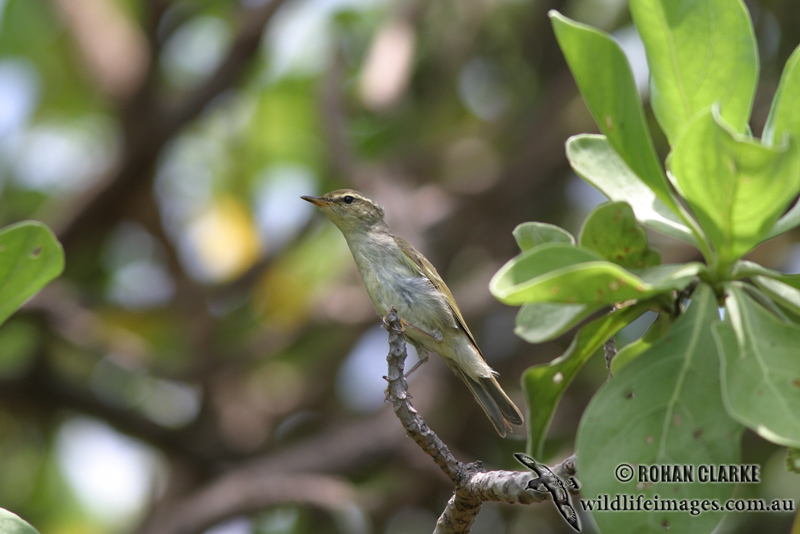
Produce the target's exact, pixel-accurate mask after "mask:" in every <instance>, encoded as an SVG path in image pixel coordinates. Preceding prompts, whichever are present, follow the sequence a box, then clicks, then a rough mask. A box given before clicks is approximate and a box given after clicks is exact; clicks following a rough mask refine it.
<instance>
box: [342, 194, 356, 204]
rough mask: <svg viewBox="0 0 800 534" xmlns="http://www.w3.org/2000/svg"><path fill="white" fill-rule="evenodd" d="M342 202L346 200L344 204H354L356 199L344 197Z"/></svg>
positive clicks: (348, 196)
mask: <svg viewBox="0 0 800 534" xmlns="http://www.w3.org/2000/svg"><path fill="white" fill-rule="evenodd" d="M342 200H344V203H345V204H352V203H353V200H355V199H354V198H353V197H351V196H350V195H347V196H346V197H344V198H343V199H342Z"/></svg>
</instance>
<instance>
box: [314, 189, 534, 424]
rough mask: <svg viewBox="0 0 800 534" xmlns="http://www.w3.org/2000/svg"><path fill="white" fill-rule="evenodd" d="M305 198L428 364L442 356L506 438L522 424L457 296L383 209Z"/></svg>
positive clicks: (337, 197) (352, 199)
mask: <svg viewBox="0 0 800 534" xmlns="http://www.w3.org/2000/svg"><path fill="white" fill-rule="evenodd" d="M301 198H302V199H303V200H306V201H308V202H311V203H312V204H314V205H315V206H318V207H319V208H320V209H321V210H322V212H323V213H324V214H325V215H326V216H327V217H328V218H329V219H330V220H331V221H332V222H333V223H334V224H335V225H336V226H337V227H339V230H341V231H342V234H344V237H345V239H346V240H347V244H348V246H349V247H350V252H352V254H353V259H354V260H355V262H356V266H357V267H358V271H359V273H361V278H362V280H363V281H364V285H365V286H366V288H367V293H368V294H369V298H370V300H371V301H372V304H373V305H374V306H375V309H376V310H377V311H378V314H380V315H381V316H384V315H386V313H387V312H388V311H389V309H390V308H391V307H392V306H394V307H395V309H396V310H397V314H398V316H399V317H400V318H401V319H402V320H403V322H404V323H405V324H406V325H407V326H409V328H407V329H406V338H407V339H408V340H409V342H410V343H411V344H412V345H414V347H415V348H416V349H417V352H418V353H419V355H420V358H423V361H424V359H426V355H427V353H428V351H430V352H435V353H437V354H438V355H439V356H441V357H442V359H443V360H444V361H445V363H447V365H448V366H449V367H450V368H451V369H452V370H453V371H454V372H455V373H456V374H457V375H458V376H459V377H461V379H462V380H463V381H464V383H465V384H466V385H467V386H468V387H469V389H470V391H471V392H472V394H473V396H474V397H475V400H477V401H478V403H479V404H480V405H481V408H483V411H484V412H486V415H488V416H489V420H491V422H492V425H494V427H495V429H497V432H498V433H499V434H500V435H501V436H505V435H506V431H508V430H511V424H515V425H520V424H522V414H521V413H520V411H519V409H518V408H517V407H516V406H515V405H514V403H513V402H511V399H509V398H508V395H506V393H505V392H504V391H503V388H501V387H500V384H498V382H497V379H496V378H495V375H496V373H495V372H494V371H493V370H492V368H491V367H489V365H488V364H487V363H486V361H485V360H484V359H483V355H482V354H481V351H480V349H479V348H478V345H477V343H476V342H475V338H474V337H473V336H472V333H471V332H470V331H469V328H468V327H467V324H466V323H465V322H464V317H463V316H462V315H461V311H460V310H459V309H458V305H456V301H455V299H454V298H453V294H452V293H451V292H450V290H449V289H448V287H447V286H446V285H445V283H444V281H443V280H442V277H441V276H439V273H437V272H436V269H435V268H434V267H433V265H431V263H430V262H429V261H428V260H427V258H425V256H423V255H422V254H420V253H419V252H417V250H416V249H415V248H414V247H412V246H411V245H410V244H409V243H408V242H406V241H405V240H403V239H401V238H399V237H396V236H395V235H393V234H392V232H391V231H390V230H389V227H388V226H387V225H386V222H385V221H384V219H383V217H384V212H383V208H382V207H381V206H380V205H378V204H377V203H376V202H374V201H372V200H370V199H369V198H367V197H365V196H364V195H362V194H361V193H359V192H358V191H353V190H351V189H340V190H338V191H332V192H330V193H327V194H325V195H322V196H321V197H308V196H304V197H301Z"/></svg>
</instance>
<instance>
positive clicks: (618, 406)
mask: <svg viewBox="0 0 800 534" xmlns="http://www.w3.org/2000/svg"><path fill="white" fill-rule="evenodd" d="M717 310H718V308H717V302H716V299H715V298H714V294H713V292H712V290H711V289H710V288H709V287H708V286H707V285H705V284H700V285H699V286H698V288H697V290H696V291H695V292H694V295H693V297H692V301H691V304H690V306H689V308H688V309H687V310H686V312H685V313H684V314H683V315H681V316H680V317H679V318H678V319H677V321H675V323H674V324H673V325H672V328H670V332H669V335H667V336H666V337H664V338H663V339H662V340H661V341H659V342H658V343H656V344H654V345H653V346H652V347H651V348H650V350H648V351H646V352H645V353H643V354H641V355H640V356H639V357H638V358H636V359H635V360H633V361H632V362H630V363H629V364H628V365H626V366H625V367H624V368H623V369H622V370H621V371H620V372H619V374H617V375H615V376H614V377H613V378H612V379H611V380H610V381H609V382H608V383H606V384H605V385H604V386H603V387H602V388H601V389H600V391H598V393H597V394H596V395H595V396H594V398H593V399H592V401H591V402H590V403H589V406H588V407H587V409H586V411H585V413H584V415H583V418H582V419H581V423H580V427H579V429H578V437H577V444H576V458H577V468H578V473H580V481H581V484H582V494H583V495H585V496H587V497H594V496H597V495H604V494H608V495H610V496H611V498H613V497H614V496H615V495H631V496H634V498H635V497H637V496H638V495H642V496H643V497H646V498H649V499H652V498H653V497H654V496H655V495H659V497H661V498H670V499H692V500H693V499H716V500H719V501H720V502H725V501H726V500H727V499H728V498H730V497H731V495H732V493H733V488H734V484H723V483H720V484H708V483H701V482H699V481H698V479H697V478H695V481H694V482H693V483H663V482H662V483H652V482H648V481H646V480H644V481H642V480H641V479H639V478H638V472H639V471H638V469H639V466H650V465H692V466H695V468H697V466H699V465H712V466H714V465H720V464H735V463H738V461H739V446H740V445H739V441H740V436H741V427H740V426H739V425H738V424H737V423H736V422H735V421H734V420H732V419H731V418H730V417H729V416H728V415H727V414H726V413H725V408H724V406H723V403H722V398H721V394H720V386H719V360H718V358H717V357H716V355H715V352H716V350H715V347H714V341H713V339H712V338H711V336H709V335H708V330H709V328H710V327H711V325H712V324H714V323H715V322H717V321H718V320H719V312H718V311H717ZM620 464H628V465H630V466H631V468H632V469H633V471H634V475H635V476H634V478H633V479H632V480H631V481H629V482H620V481H619V480H617V479H616V478H615V470H616V469H617V466H619V465H620ZM617 472H618V471H617ZM640 482H641V483H640ZM592 515H593V517H594V519H595V521H596V522H597V525H598V527H599V528H600V530H601V531H602V532H636V533H653V534H655V533H659V534H660V533H663V532H692V533H704V532H711V531H712V530H713V529H714V527H715V526H716V525H717V524H718V523H719V521H720V519H721V518H722V514H721V513H719V512H704V513H701V514H699V515H691V514H690V513H687V511H682V512H663V511H648V512H646V511H638V512H630V511H609V512H607V513H603V512H594V513H593V514H592ZM631 525H635V526H636V527H635V529H634V528H632V527H631Z"/></svg>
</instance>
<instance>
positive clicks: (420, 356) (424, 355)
mask: <svg viewBox="0 0 800 534" xmlns="http://www.w3.org/2000/svg"><path fill="white" fill-rule="evenodd" d="M410 343H411V344H412V345H413V346H414V349H415V350H416V351H417V363H415V364H414V365H412V366H411V369H409V370H408V371H406V373H405V374H404V375H403V376H404V377H405V378H408V377H409V376H411V373H413V372H414V371H416V370H417V369H419V368H420V366H421V365H422V364H424V363H427V361H428V356H429V355H428V351H427V350H425V349H424V348H422V347H421V346H420V345H419V344H418V343H414V342H410Z"/></svg>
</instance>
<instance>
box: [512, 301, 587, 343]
mask: <svg viewBox="0 0 800 534" xmlns="http://www.w3.org/2000/svg"><path fill="white" fill-rule="evenodd" d="M597 309H598V308H596V307H591V306H587V305H585V304H564V303H562V302H536V303H533V304H523V306H522V308H520V310H519V313H517V320H516V326H515V327H514V333H515V334H516V335H518V336H519V337H521V338H522V339H524V340H525V341H527V342H528V343H543V342H545V341H550V340H551V339H555V338H557V337H558V336H560V335H561V334H563V333H564V332H566V331H567V330H569V329H570V328H572V327H573V326H575V325H577V324H578V323H579V322H581V321H583V320H584V319H586V318H587V317H588V316H590V315H591V314H592V313H594V312H595V311H597Z"/></svg>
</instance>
